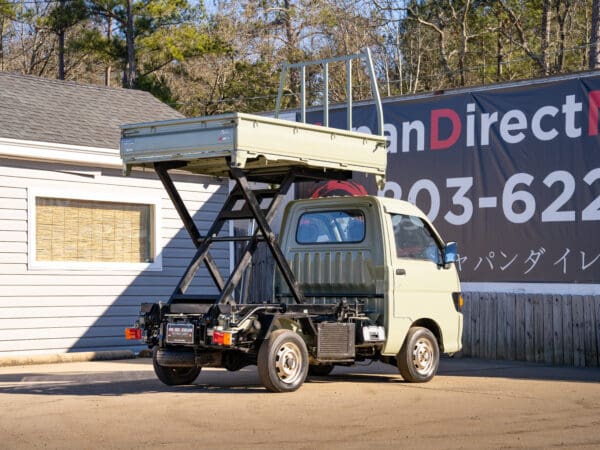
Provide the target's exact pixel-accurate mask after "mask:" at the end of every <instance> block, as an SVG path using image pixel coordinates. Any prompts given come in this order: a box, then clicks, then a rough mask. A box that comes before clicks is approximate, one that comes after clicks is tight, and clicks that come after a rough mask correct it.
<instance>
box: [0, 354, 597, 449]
mask: <svg viewBox="0 0 600 450" xmlns="http://www.w3.org/2000/svg"><path fill="white" fill-rule="evenodd" d="M284 447H286V448H303V449H321V448H345V449H354V448H373V449H375V448H423V449H425V448H544V449H545V448H551V447H567V448H575V447H579V448H596V449H597V448H600V369H574V368H552V367H546V366H539V365H531V364H525V363H517V362H497V361H480V360H470V359H444V360H443V361H442V363H441V367H440V372H439V374H438V376H437V377H436V378H435V379H434V380H433V381H431V382H430V383H427V384H409V383H405V382H404V381H403V380H402V378H401V377H400V376H399V375H398V374H397V371H396V370H395V369H394V368H393V367H391V366H386V365H382V364H373V365H371V366H363V367H361V366H357V367H352V368H336V369H335V370H334V371H333V373H332V374H331V375H330V376H328V377H323V378H315V379H312V380H309V381H308V382H306V383H305V384H304V385H303V386H302V387H301V388H300V389H299V390H298V391H296V392H294V393H290V394H272V393H268V392H266V391H265V390H264V389H263V388H262V387H261V386H260V384H259V381H258V375H257V372H256V368H255V367H248V368H245V369H243V370H242V371H240V372H234V373H231V372H227V371H225V370H220V369H205V370H204V371H203V372H202V373H201V374H200V376H199V377H198V379H197V380H196V382H195V384H194V385H191V386H184V387H167V386H164V385H162V384H161V383H160V382H159V381H158V380H156V378H155V376H154V373H153V371H152V364H151V361H150V360H148V359H136V360H124V361H111V362H85V363H65V364H53V365H36V366H20V367H4V368H0V448H6V449H19V448H77V449H92V448H127V449H137V448H185V449H190V448H202V449H204V448H207V449H216V448H284Z"/></svg>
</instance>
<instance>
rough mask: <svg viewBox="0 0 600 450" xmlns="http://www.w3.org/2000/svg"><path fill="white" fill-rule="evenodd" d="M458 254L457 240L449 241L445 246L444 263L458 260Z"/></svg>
mask: <svg viewBox="0 0 600 450" xmlns="http://www.w3.org/2000/svg"><path fill="white" fill-rule="evenodd" d="M457 255H458V246H457V245H456V242H448V243H447V244H446V247H445V248H444V264H452V263H453V262H456V260H457Z"/></svg>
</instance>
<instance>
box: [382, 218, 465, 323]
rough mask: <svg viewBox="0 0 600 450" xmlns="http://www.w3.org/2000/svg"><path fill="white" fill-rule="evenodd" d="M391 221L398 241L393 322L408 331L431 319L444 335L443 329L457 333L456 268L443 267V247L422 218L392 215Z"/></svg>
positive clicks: (396, 244)
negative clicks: (420, 320) (453, 296)
mask: <svg viewBox="0 0 600 450" xmlns="http://www.w3.org/2000/svg"><path fill="white" fill-rule="evenodd" d="M391 220H392V225H393V230H394V241H395V242H394V243H395V258H392V260H393V265H394V267H393V277H394V284H393V285H394V301H393V307H392V309H393V316H394V318H395V319H400V321H399V323H402V324H404V325H405V326H407V327H409V326H410V324H412V323H413V322H414V321H416V320H418V319H421V318H427V319H432V320H434V321H435V322H436V323H437V324H438V325H439V326H440V328H441V329H442V332H443V334H445V333H444V329H448V330H452V331H453V332H455V328H456V315H457V312H456V310H455V308H454V304H453V302H452V292H453V291H457V290H458V279H457V275H456V271H455V270H454V268H451V269H448V268H444V265H443V264H442V245H443V244H442V243H441V242H439V241H438V239H437V238H436V237H435V233H434V232H433V231H432V230H431V229H430V227H429V225H428V224H427V223H426V222H425V221H424V220H422V219H421V218H419V217H416V216H411V215H407V214H391ZM402 319H404V320H402ZM406 331H408V328H407V330H406ZM452 334H454V333H452Z"/></svg>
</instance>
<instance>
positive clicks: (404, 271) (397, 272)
mask: <svg viewBox="0 0 600 450" xmlns="http://www.w3.org/2000/svg"><path fill="white" fill-rule="evenodd" d="M396 275H406V270H404V269H396Z"/></svg>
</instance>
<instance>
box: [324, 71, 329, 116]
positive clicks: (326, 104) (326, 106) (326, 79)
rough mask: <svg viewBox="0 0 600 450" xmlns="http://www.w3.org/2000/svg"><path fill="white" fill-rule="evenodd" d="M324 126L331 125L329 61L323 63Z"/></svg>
mask: <svg viewBox="0 0 600 450" xmlns="http://www.w3.org/2000/svg"><path fill="white" fill-rule="evenodd" d="M323 126H324V127H328V126H329V63H328V62H325V63H324V64H323Z"/></svg>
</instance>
